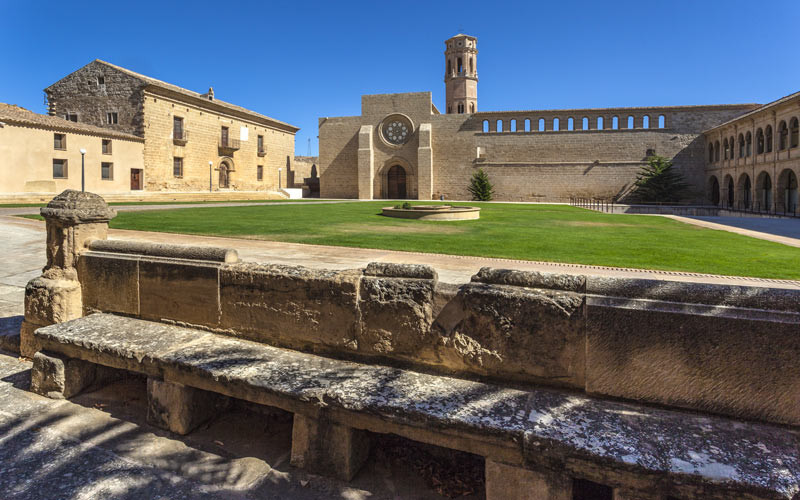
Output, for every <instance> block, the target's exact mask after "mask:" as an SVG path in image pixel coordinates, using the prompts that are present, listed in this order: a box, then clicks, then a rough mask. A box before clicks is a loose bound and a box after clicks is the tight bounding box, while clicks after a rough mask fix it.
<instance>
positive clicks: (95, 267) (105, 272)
mask: <svg viewBox="0 0 800 500" xmlns="http://www.w3.org/2000/svg"><path fill="white" fill-rule="evenodd" d="M78 280H79V281H80V285H81V292H82V297H83V308H84V311H87V312H94V311H103V312H112V313H120V314H129V315H133V316H138V315H139V259H138V258H137V257H136V256H129V255H107V254H97V253H94V252H85V253H83V254H81V257H80V259H79V260H78Z"/></svg>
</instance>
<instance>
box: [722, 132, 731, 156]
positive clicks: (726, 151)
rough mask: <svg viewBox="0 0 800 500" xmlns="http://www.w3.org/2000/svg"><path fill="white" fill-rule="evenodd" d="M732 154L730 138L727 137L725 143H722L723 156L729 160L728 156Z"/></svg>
mask: <svg viewBox="0 0 800 500" xmlns="http://www.w3.org/2000/svg"><path fill="white" fill-rule="evenodd" d="M729 153H730V146H729V145H728V138H727V137H726V138H725V140H724V141H722V154H723V158H724V159H726V160H727V159H728V154H729Z"/></svg>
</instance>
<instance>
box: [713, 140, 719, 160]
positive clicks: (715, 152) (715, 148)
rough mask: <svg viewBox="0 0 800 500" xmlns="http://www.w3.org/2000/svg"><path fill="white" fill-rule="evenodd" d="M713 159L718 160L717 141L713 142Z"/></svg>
mask: <svg viewBox="0 0 800 500" xmlns="http://www.w3.org/2000/svg"><path fill="white" fill-rule="evenodd" d="M714 161H719V141H716V142H715V143H714Z"/></svg>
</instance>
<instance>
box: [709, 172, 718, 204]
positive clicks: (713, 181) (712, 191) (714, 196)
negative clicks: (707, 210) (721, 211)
mask: <svg viewBox="0 0 800 500" xmlns="http://www.w3.org/2000/svg"><path fill="white" fill-rule="evenodd" d="M708 199H709V200H710V201H711V204H712V205H719V181H718V180H717V178H716V177H714V176H713V175H712V176H711V178H710V179H709V180H708Z"/></svg>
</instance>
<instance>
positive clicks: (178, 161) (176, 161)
mask: <svg viewBox="0 0 800 500" xmlns="http://www.w3.org/2000/svg"><path fill="white" fill-rule="evenodd" d="M172 175H173V176H174V177H179V178H180V177H183V158H181V157H179V156H176V157H174V158H173V159H172Z"/></svg>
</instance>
